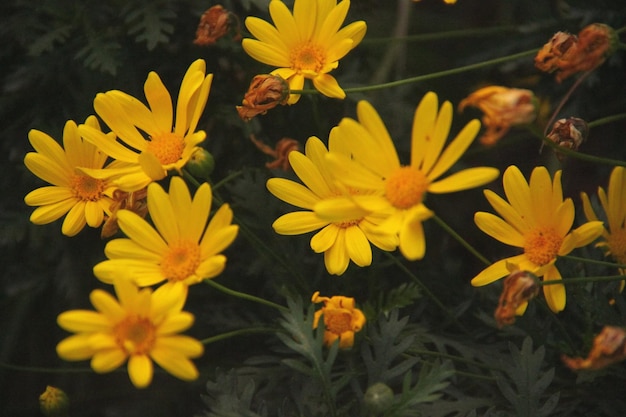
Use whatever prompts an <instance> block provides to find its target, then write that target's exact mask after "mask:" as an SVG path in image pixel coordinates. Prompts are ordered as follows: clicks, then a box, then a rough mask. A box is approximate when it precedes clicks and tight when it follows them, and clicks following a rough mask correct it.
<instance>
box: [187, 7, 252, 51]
mask: <svg viewBox="0 0 626 417" xmlns="http://www.w3.org/2000/svg"><path fill="white" fill-rule="evenodd" d="M232 16H234V15H233V14H232V13H230V12H229V11H228V10H226V9H224V7H222V6H221V5H219V4H216V5H215V6H213V7H211V8H209V9H207V10H206V11H205V12H204V13H203V14H202V17H200V23H199V24H198V29H197V30H196V39H195V40H194V41H193V43H195V44H196V45H201V46H209V45H213V44H214V43H215V42H217V40H218V39H220V38H221V37H223V36H225V35H226V34H227V33H228V31H229V30H230V28H231V21H232V19H231V17H232ZM237 32H239V31H237ZM240 37H241V35H240V34H239V33H237V35H236V36H235V38H240Z"/></svg>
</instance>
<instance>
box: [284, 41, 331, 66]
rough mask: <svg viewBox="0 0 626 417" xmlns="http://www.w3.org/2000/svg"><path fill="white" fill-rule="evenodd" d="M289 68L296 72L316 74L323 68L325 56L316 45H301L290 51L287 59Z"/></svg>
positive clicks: (307, 43)
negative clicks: (289, 64) (289, 63)
mask: <svg viewBox="0 0 626 417" xmlns="http://www.w3.org/2000/svg"><path fill="white" fill-rule="evenodd" d="M289 61H290V62H291V67H292V68H293V69H295V70H296V71H313V72H315V73H318V72H320V71H321V70H322V68H324V64H325V61H326V54H325V53H324V50H323V49H322V48H320V47H318V46H317V45H313V44H311V43H309V42H305V43H302V44H300V45H298V46H296V47H295V48H293V49H292V50H291V56H290V57H289Z"/></svg>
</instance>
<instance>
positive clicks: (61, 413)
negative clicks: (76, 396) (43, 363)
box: [39, 385, 70, 417]
mask: <svg viewBox="0 0 626 417" xmlns="http://www.w3.org/2000/svg"><path fill="white" fill-rule="evenodd" d="M39 408H40V409H41V412H42V413H43V414H44V415H45V416H46V417H66V416H67V415H69V408H70V399H69V398H68V397H67V394H65V392H63V391H62V390H60V389H59V388H55V387H52V386H50V385H48V386H47V387H46V391H44V393H43V394H41V395H40V396H39Z"/></svg>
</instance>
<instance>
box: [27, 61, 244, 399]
mask: <svg viewBox="0 0 626 417" xmlns="http://www.w3.org/2000/svg"><path fill="white" fill-rule="evenodd" d="M205 70H206V64H205V62H204V61H203V60H197V61H195V62H194V63H192V64H191V66H190V67H189V69H188V70H187V72H186V74H185V76H184V78H183V81H182V85H181V88H180V92H179V95H178V103H177V108H176V113H174V110H173V105H172V100H171V98H170V94H169V92H168V90H167V89H166V87H165V86H164V85H163V83H162V82H161V79H160V78H159V76H158V75H157V74H156V73H155V72H151V73H150V74H149V75H148V78H147V80H146V83H145V86H144V87H145V89H144V90H145V94H146V98H147V101H148V103H149V106H150V107H147V106H146V105H144V104H143V103H141V102H140V101H139V100H137V99H136V98H134V97H132V96H130V95H128V94H126V93H123V92H121V91H117V90H113V91H109V92H106V93H100V94H98V95H97V96H96V98H95V100H94V106H95V108H96V113H97V114H98V116H100V118H102V119H103V120H104V121H105V122H106V124H107V125H108V126H109V127H110V128H111V132H108V133H104V132H103V131H102V130H101V128H100V124H99V123H98V121H97V119H96V118H95V117H94V116H91V117H89V118H88V119H87V121H86V122H85V124H82V125H80V126H77V125H76V123H75V122H73V121H68V122H67V123H66V126H65V130H64V133H63V144H64V148H61V147H60V145H58V144H57V143H56V141H54V139H52V138H51V137H50V136H48V135H46V134H45V133H43V132H40V131H36V130H33V131H31V132H30V135H29V138H30V141H31V144H32V145H33V147H34V148H35V150H36V151H37V152H31V153H29V154H27V155H26V157H25V158H24V163H25V164H26V166H27V167H28V168H29V169H30V170H31V171H32V172H33V173H34V174H35V175H37V176H39V177H40V178H42V179H43V180H45V181H48V182H49V183H50V184H51V185H50V186H47V187H42V188H39V189H37V190H34V191H32V192H30V193H29V194H28V195H27V196H26V197H25V201H26V203H27V204H28V205H33V206H39V207H38V208H37V209H35V211H34V212H33V214H32V215H31V220H32V221H33V223H37V224H44V223H50V222H52V221H54V220H56V219H58V218H60V217H61V216H63V215H64V214H66V213H67V215H66V218H65V220H64V222H63V226H62V232H63V234H65V235H68V236H74V235H76V234H77V233H78V232H80V231H81V230H82V229H83V228H84V226H85V225H86V224H87V225H89V226H90V227H99V226H101V225H102V236H103V237H105V238H107V237H110V236H113V235H115V234H116V233H117V231H118V230H121V231H122V232H123V233H124V234H125V235H126V236H127V238H118V239H114V240H111V241H110V242H108V243H107V245H106V247H105V254H106V256H107V257H108V258H109V259H108V260H106V261H103V262H101V263H99V264H98V265H96V266H95V267H94V274H95V275H96V277H97V278H98V279H100V280H101V281H103V282H105V283H108V284H112V285H114V287H115V291H116V294H117V296H118V299H119V302H118V301H117V300H115V299H114V298H113V297H112V296H111V295H109V294H108V293H105V292H103V291H101V290H95V291H94V292H92V294H91V301H92V304H93V305H94V307H95V308H96V310H97V312H91V311H82V310H73V311H69V312H66V313H62V314H61V315H60V316H59V318H58V322H59V325H60V326H61V327H63V328H64V329H66V330H68V331H71V332H75V333H77V335H75V336H70V337H68V338H67V339H65V340H63V341H62V342H61V343H59V345H58V346H57V351H58V353H59V355H60V356H61V357H62V358H64V359H66V360H85V359H88V358H91V366H92V367H93V369H94V370H95V371H96V372H110V371H112V370H114V369H116V368H118V367H119V366H120V365H122V364H123V363H124V362H125V361H128V370H129V375H130V378H131V381H132V383H133V384H134V385H135V386H137V387H139V388H143V387H146V386H147V385H149V384H150V382H151V380H152V375H153V371H152V362H151V360H154V361H155V362H156V363H158V364H159V365H160V366H161V367H163V368H164V369H166V370H167V371H168V372H170V373H171V374H173V375H175V376H177V377H179V378H181V379H185V380H191V379H195V378H197V376H198V372H197V370H196V368H195V366H194V365H193V363H192V362H191V361H189V358H195V357H198V356H199V355H201V354H202V351H203V347H202V345H201V344H200V343H199V342H198V341H196V340H195V339H192V338H190V337H186V336H176V335H175V334H176V333H178V332H181V331H184V330H186V329H187V328H188V327H190V326H191V324H192V323H193V315H191V313H187V312H183V311H181V310H182V308H183V306H184V304H185V300H186V298H187V292H188V290H187V287H188V286H189V285H192V284H196V283H198V282H200V281H202V280H204V279H210V278H213V277H215V276H217V275H219V274H220V273H221V272H222V270H223V269H224V266H225V263H226V257H225V256H224V255H222V254H221V252H222V251H223V250H224V249H226V248H227V247H228V246H229V245H230V244H231V243H232V242H233V240H234V239H235V237H236V236H237V231H238V226H236V225H232V224H231V223H232V219H233V213H232V210H231V209H230V207H229V205H228V204H223V205H222V206H221V207H220V208H219V209H218V210H217V211H216V212H215V213H214V215H213V216H212V218H211V220H210V221H209V214H210V212H211V203H212V192H211V187H210V185H209V184H208V183H203V184H202V185H200V186H199V187H198V189H197V191H196V193H195V195H194V196H193V197H192V196H191V193H190V190H189V187H188V185H187V183H186V182H185V181H184V180H183V179H182V178H181V177H178V176H174V177H172V178H171V180H170V187H169V191H168V192H166V191H165V190H164V189H163V187H162V186H161V185H160V184H159V183H158V182H156V181H158V180H161V179H164V178H165V177H166V175H167V174H168V173H169V172H174V173H177V174H180V173H181V172H182V169H183V168H184V167H185V165H186V164H187V163H188V162H189V160H190V159H191V157H192V156H193V155H195V154H197V152H198V151H200V150H201V148H199V147H198V146H197V145H198V144H199V143H200V142H202V141H203V140H204V138H205V136H206V134H205V132H204V131H202V130H198V129H197V126H198V121H199V119H200V116H201V114H202V112H203V110H204V106H205V104H206V101H207V99H208V95H209V89H210V86H211V80H212V75H211V74H209V75H206V74H205V72H206V71H205ZM107 161H110V162H108V163H107ZM105 164H106V165H105ZM147 214H149V215H150V220H151V222H152V224H154V226H153V225H151V224H150V223H149V222H148V221H147V220H146V219H145V217H146V215H147ZM164 281H165V284H164V285H162V286H160V287H159V288H158V289H157V290H156V291H154V292H153V291H152V290H151V289H150V288H144V289H141V290H140V288H141V287H150V286H153V285H155V284H160V283H162V282H164Z"/></svg>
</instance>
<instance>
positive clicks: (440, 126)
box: [420, 101, 452, 181]
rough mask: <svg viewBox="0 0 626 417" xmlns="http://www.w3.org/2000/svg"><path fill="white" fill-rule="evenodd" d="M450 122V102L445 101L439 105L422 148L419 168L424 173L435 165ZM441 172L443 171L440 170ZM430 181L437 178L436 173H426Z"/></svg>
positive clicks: (446, 136) (446, 139)
mask: <svg viewBox="0 0 626 417" xmlns="http://www.w3.org/2000/svg"><path fill="white" fill-rule="evenodd" d="M451 124H452V104H450V102H449V101H446V102H444V103H443V105H442V106H441V109H440V110H439V112H438V113H437V119H436V120H435V126H434V127H433V130H432V132H431V133H430V135H429V137H428V140H427V141H426V143H425V147H424V149H423V150H422V152H424V159H423V161H422V165H421V167H420V169H421V170H422V171H424V172H426V173H430V170H431V168H432V167H433V166H434V165H435V163H436V162H437V160H438V159H439V156H440V155H441V150H442V149H443V147H444V145H445V144H446V142H447V141H448V134H449V133H450V125H451ZM441 172H442V173H443V172H445V171H441ZM427 177H428V179H430V180H431V181H433V180H435V179H436V178H437V176H436V175H427Z"/></svg>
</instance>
